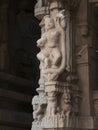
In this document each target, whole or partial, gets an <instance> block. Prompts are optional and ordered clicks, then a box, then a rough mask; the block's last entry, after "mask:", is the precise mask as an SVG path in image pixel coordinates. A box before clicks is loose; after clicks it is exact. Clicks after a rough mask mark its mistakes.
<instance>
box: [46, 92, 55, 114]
mask: <svg viewBox="0 0 98 130" xmlns="http://www.w3.org/2000/svg"><path fill="white" fill-rule="evenodd" d="M47 99H48V102H47V109H46V115H47V116H54V115H55V114H56V112H57V92H55V91H54V92H53V91H52V92H48V93H47Z"/></svg>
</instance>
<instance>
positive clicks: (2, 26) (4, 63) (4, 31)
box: [0, 1, 8, 71]
mask: <svg viewBox="0 0 98 130" xmlns="http://www.w3.org/2000/svg"><path fill="white" fill-rule="evenodd" d="M7 24H8V1H2V2H1V5H0V70H2V71H5V70H7V68H8V26H7Z"/></svg>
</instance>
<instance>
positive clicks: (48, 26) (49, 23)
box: [45, 18, 55, 30]
mask: <svg viewBox="0 0 98 130" xmlns="http://www.w3.org/2000/svg"><path fill="white" fill-rule="evenodd" d="M54 27H55V23H54V20H53V19H52V18H46V19H45V29H46V30H49V29H51V28H54Z"/></svg>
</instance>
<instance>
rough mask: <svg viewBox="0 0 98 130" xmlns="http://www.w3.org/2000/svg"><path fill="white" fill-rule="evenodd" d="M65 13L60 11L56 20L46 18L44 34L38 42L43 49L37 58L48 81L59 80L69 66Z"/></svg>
mask: <svg viewBox="0 0 98 130" xmlns="http://www.w3.org/2000/svg"><path fill="white" fill-rule="evenodd" d="M64 12H65V10H62V11H60V12H59V14H58V15H57V16H56V18H55V19H54V18H51V17H50V16H49V15H47V16H45V17H44V32H43V34H42V36H41V38H40V39H39V40H38V41H37V46H38V47H39V48H40V49H41V51H40V52H39V53H38V54H37V58H38V59H39V61H40V69H41V71H42V73H43V76H44V77H45V80H46V81H54V80H57V78H58V76H59V74H60V73H62V72H63V71H64V70H65V68H68V66H69V65H68V62H67V61H68V60H69V59H68V58H69V54H68V53H66V52H68V50H67V49H69V46H67V47H68V48H66V45H67V44H66V40H65V37H66V34H65V32H66V31H65V30H66V28H67V23H66V20H65V16H64ZM66 50H67V51H66ZM66 57H67V58H66Z"/></svg>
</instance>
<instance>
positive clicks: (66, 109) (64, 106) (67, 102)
mask: <svg viewBox="0 0 98 130" xmlns="http://www.w3.org/2000/svg"><path fill="white" fill-rule="evenodd" d="M71 111H72V107H71V93H70V90H69V88H65V91H64V93H63V95H62V98H61V114H62V117H65V118H66V126H67V127H68V126H69V118H70V113H71Z"/></svg>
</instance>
